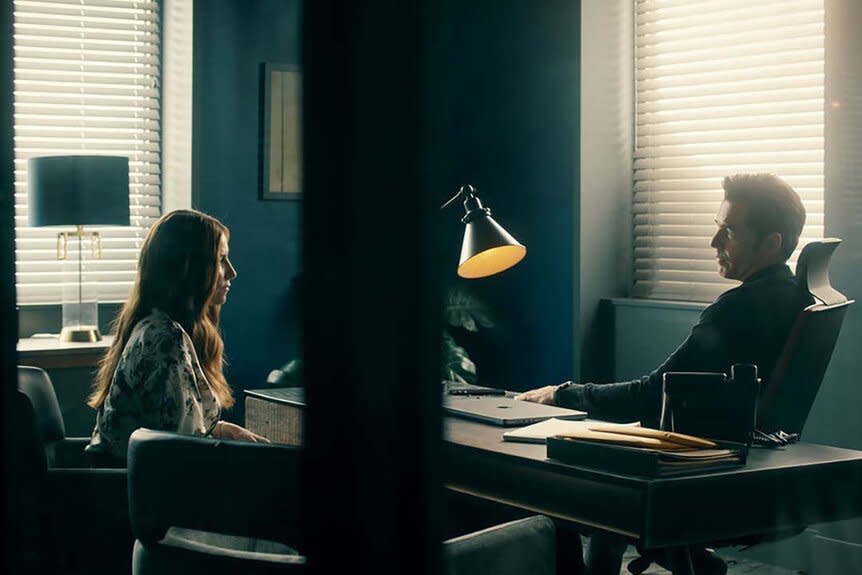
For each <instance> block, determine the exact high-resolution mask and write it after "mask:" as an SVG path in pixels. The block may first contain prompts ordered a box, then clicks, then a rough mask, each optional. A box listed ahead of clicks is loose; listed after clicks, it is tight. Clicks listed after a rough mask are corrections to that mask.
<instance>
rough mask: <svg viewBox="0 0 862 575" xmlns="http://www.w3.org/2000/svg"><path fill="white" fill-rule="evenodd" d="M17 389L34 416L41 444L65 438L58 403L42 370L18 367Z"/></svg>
mask: <svg viewBox="0 0 862 575" xmlns="http://www.w3.org/2000/svg"><path fill="white" fill-rule="evenodd" d="M18 389H19V390H20V391H21V393H23V394H24V395H26V396H27V398H28V399H29V400H30V404H31V405H32V406H33V412H34V413H35V414H36V425H37V426H38V428H39V435H40V437H41V439H42V443H50V442H52V441H59V440H61V439H63V438H64V437H66V427H65V425H64V424H63V414H62V413H61V412H60V403H59V402H58V401H57V394H56V393H55V392H54V386H53V385H52V384H51V378H49V377H48V374H47V373H46V372H45V370H44V369H40V368H38V367H30V366H26V365H19V366H18Z"/></svg>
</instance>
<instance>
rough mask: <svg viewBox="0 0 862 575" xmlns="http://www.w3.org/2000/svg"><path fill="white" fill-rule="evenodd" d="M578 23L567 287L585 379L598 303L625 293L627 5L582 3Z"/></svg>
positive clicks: (595, 346) (622, 1)
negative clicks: (574, 225) (572, 267)
mask: <svg viewBox="0 0 862 575" xmlns="http://www.w3.org/2000/svg"><path fill="white" fill-rule="evenodd" d="M581 22H582V27H581V134H580V162H579V164H580V201H579V206H576V209H578V210H579V214H578V215H577V218H578V219H579V220H580V230H579V237H577V238H576V240H575V241H576V247H577V248H578V249H579V255H578V256H577V257H579V259H580V270H581V271H580V274H579V277H580V278H581V279H580V284H581V285H580V286H579V287H580V289H575V290H573V291H574V294H575V297H576V298H577V299H578V301H576V302H575V305H576V309H580V315H579V317H580V322H579V325H578V326H576V329H577V333H576V334H575V346H576V349H575V355H574V357H575V365H576V367H577V366H581V371H582V373H584V375H586V376H589V375H590V373H591V372H595V370H596V368H597V367H596V366H594V365H590V363H591V361H592V359H593V358H597V357H598V358H603V357H604V356H603V354H601V353H597V351H599V350H600V347H601V345H602V343H603V342H601V341H600V338H599V334H598V331H597V328H598V326H597V311H598V304H599V301H600V300H601V299H602V298H608V297H616V296H624V295H627V291H628V284H629V280H628V278H629V277H630V268H631V255H630V254H631V247H630V244H631V227H632V226H631V194H632V191H631V189H632V180H631V173H632V134H633V125H634V118H633V111H634V106H633V50H634V47H633V41H634V38H633V10H632V2H631V0H583V1H582V2H581ZM576 317H578V316H577V315H576ZM605 343H606V342H605ZM579 359H580V361H579ZM596 361H602V359H598V360H596ZM576 375H578V374H576Z"/></svg>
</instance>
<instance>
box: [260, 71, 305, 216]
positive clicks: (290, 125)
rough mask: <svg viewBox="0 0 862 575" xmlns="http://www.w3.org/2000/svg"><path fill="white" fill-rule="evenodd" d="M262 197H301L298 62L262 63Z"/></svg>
mask: <svg viewBox="0 0 862 575" xmlns="http://www.w3.org/2000/svg"><path fill="white" fill-rule="evenodd" d="M262 96H263V114H262V122H261V128H262V133H263V137H262V139H261V142H262V150H261V165H262V169H261V175H260V198H261V199H263V200H298V199H300V198H302V76H301V74H300V70H299V66H293V65H289V64H269V63H266V64H263V81H262Z"/></svg>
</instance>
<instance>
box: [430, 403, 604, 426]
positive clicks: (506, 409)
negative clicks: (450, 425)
mask: <svg viewBox="0 0 862 575" xmlns="http://www.w3.org/2000/svg"><path fill="white" fill-rule="evenodd" d="M443 408H444V409H445V410H446V412H447V413H449V414H451V415H457V416H459V417H465V418H467V419H475V420H477V421H484V422H485V423H493V424H494V425H500V426H503V427H513V426H517V425H529V424H531V423H537V422H539V421H544V420H546V419H550V418H552V417H556V418H557V419H584V418H585V417H586V416H587V413H586V412H585V411H577V410H575V409H566V408H564V407H556V406H553V405H542V404H541V403H532V402H529V401H519V400H517V399H512V398H511V397H489V396H481V397H477V396H473V395H466V396H447V397H445V399H444V403H443Z"/></svg>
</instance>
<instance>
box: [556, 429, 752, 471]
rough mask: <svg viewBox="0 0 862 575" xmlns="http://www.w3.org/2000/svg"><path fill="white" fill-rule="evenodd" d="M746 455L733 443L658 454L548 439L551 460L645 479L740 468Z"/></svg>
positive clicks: (562, 438) (611, 445)
mask: <svg viewBox="0 0 862 575" xmlns="http://www.w3.org/2000/svg"><path fill="white" fill-rule="evenodd" d="M747 453H748V450H747V449H746V447H745V445H742V444H738V443H731V442H720V443H719V449H696V450H690V451H688V450H686V451H658V450H654V449H645V448H642V447H629V446H625V445H614V444H610V443H600V442H594V441H584V440H580V439H571V438H565V437H560V436H554V437H549V438H548V440H547V454H548V458H550V459H557V460H559V461H562V462H563V463H568V464H570V465H576V466H578V467H589V468H592V469H596V470H598V471H606V472H608V473H617V474H622V475H640V476H645V477H675V476H680V475H698V474H701V473H707V472H711V471H718V470H722V469H728V468H734V467H739V466H742V465H744V464H745V459H746V456H747Z"/></svg>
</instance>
